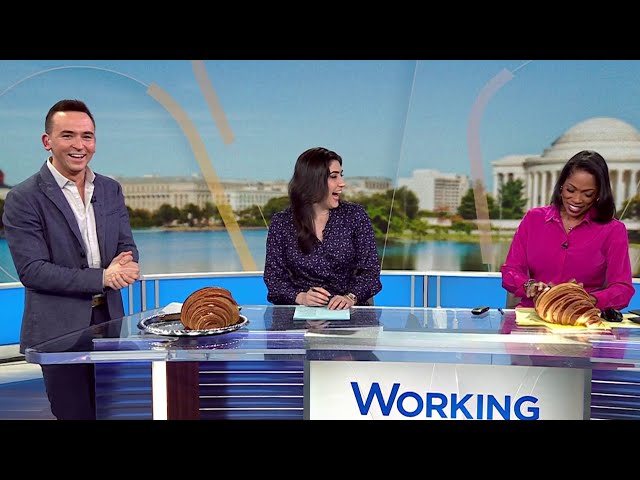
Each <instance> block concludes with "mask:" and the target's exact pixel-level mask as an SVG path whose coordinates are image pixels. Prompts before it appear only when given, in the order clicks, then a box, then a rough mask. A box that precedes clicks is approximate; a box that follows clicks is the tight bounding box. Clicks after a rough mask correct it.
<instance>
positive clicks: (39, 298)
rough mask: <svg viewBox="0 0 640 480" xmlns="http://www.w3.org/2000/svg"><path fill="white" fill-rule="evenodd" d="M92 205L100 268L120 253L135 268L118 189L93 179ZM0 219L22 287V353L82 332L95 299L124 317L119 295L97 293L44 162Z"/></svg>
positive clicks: (97, 283)
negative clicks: (101, 299) (101, 296)
mask: <svg viewBox="0 0 640 480" xmlns="http://www.w3.org/2000/svg"><path fill="white" fill-rule="evenodd" d="M92 202H93V209H94V212H95V217H96V230H97V233H98V243H99V246H100V258H101V260H102V267H103V268H106V267H108V266H109V264H110V263H111V261H112V260H113V258H114V257H116V256H117V255H118V254H119V253H120V252H123V251H127V250H131V251H132V252H133V258H134V260H135V261H138V258H139V257H138V249H137V248H136V245H135V242H134V240H133V234H132V233H131V227H130V225H129V214H128V212H127V208H126V206H125V203H124V195H123V194H122V187H121V186H120V184H119V183H118V182H117V181H115V180H113V179H111V178H109V177H105V176H103V175H99V174H96V178H95V180H94V192H93V199H92ZM2 220H3V222H4V228H5V236H6V239H7V243H8V245H9V249H10V251H11V256H12V258H13V263H14V264H15V267H16V270H17V271H18V275H19V278H20V282H22V284H23V285H24V287H25V300H24V313H23V316H22V328H21V332H20V351H21V352H23V353H24V351H25V349H26V348H27V347H30V346H33V345H36V344H38V343H41V342H44V341H47V340H50V339H52V338H56V337H58V336H60V335H63V334H65V333H68V332H72V331H74V330H80V329H83V328H86V327H88V326H89V324H90V322H91V297H92V296H93V295H95V294H99V293H104V294H105V295H106V299H107V305H108V308H109V316H110V317H111V318H112V319H115V318H121V317H122V316H124V308H123V304H122V295H121V293H120V290H113V289H111V288H107V289H106V290H105V289H103V286H102V272H103V269H101V268H89V266H88V262H87V253H86V251H85V247H84V243H83V241H82V236H81V234H80V229H79V228H78V223H77V221H76V219H75V217H74V215H73V211H72V210H71V207H70V206H69V204H68V203H67V199H66V198H65V196H64V194H63V193H62V191H61V190H60V187H59V186H58V184H57V183H56V182H55V180H54V178H53V175H51V172H50V171H49V169H48V168H47V165H46V163H45V164H44V165H43V166H42V168H41V169H40V171H39V172H38V173H36V174H34V175H32V176H31V177H29V178H28V179H26V180H25V181H24V182H22V183H20V184H19V185H16V186H15V187H13V188H12V189H11V190H10V191H9V192H8V194H7V196H6V199H5V204H4V214H3V216H2Z"/></svg>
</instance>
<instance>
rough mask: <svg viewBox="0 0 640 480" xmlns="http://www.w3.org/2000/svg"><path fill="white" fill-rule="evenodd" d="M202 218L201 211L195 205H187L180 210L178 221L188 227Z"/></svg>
mask: <svg viewBox="0 0 640 480" xmlns="http://www.w3.org/2000/svg"><path fill="white" fill-rule="evenodd" d="M201 217H202V210H200V207H198V206H197V205H196V204H195V203H187V204H186V205H185V206H184V207H183V208H182V210H180V220H181V221H182V222H183V223H188V224H189V226H190V227H193V226H194V225H195V224H197V223H199V220H200V218H201Z"/></svg>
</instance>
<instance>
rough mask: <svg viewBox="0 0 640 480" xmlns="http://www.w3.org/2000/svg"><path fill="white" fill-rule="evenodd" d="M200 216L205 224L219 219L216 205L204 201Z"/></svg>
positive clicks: (216, 221)
mask: <svg viewBox="0 0 640 480" xmlns="http://www.w3.org/2000/svg"><path fill="white" fill-rule="evenodd" d="M201 214H202V218H203V219H204V221H205V223H206V224H207V225H209V224H212V223H218V221H219V220H220V214H219V213H218V207H216V206H215V205H214V204H213V203H211V202H205V204H204V207H202V211H201Z"/></svg>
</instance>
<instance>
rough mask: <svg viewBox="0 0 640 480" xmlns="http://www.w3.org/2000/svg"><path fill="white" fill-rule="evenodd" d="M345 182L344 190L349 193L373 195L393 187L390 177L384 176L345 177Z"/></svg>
mask: <svg viewBox="0 0 640 480" xmlns="http://www.w3.org/2000/svg"><path fill="white" fill-rule="evenodd" d="M345 182H346V184H347V188H346V189H345V191H346V192H347V193H348V194H349V195H352V194H359V193H361V194H364V195H373V194H374V193H381V192H386V191H387V190H389V189H390V188H393V183H392V182H391V179H390V178H386V177H345Z"/></svg>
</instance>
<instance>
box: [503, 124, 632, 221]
mask: <svg viewBox="0 0 640 480" xmlns="http://www.w3.org/2000/svg"><path fill="white" fill-rule="evenodd" d="M581 150H595V151H596V152H598V153H599V154H601V155H602V156H603V157H604V159H605V160H606V161H607V165H608V166H609V176H610V179H611V188H612V189H613V196H614V198H615V201H616V210H618V211H620V209H621V208H622V207H623V205H624V204H625V202H626V200H628V199H629V197H633V196H634V195H636V194H637V193H638V183H640V132H638V130H637V129H636V128H635V127H633V126H631V125H629V124H628V123H626V122H623V121H622V120H618V119H616V118H607V117H596V118H590V119H588V120H585V121H583V122H580V123H578V124H576V125H574V126H573V127H571V128H570V129H569V130H567V131H566V132H565V133H564V134H563V135H561V136H560V137H559V138H558V139H557V140H555V141H554V142H553V143H552V144H551V146H550V147H549V148H546V149H545V150H544V151H543V152H542V155H535V154H534V155H508V156H506V157H503V158H501V159H499V160H496V161H494V162H492V163H491V165H492V166H493V185H494V187H493V196H494V198H496V199H497V198H498V191H499V188H500V187H501V186H502V185H504V184H505V183H506V182H508V181H509V180H517V179H520V180H522V182H523V184H524V186H525V191H526V197H527V205H526V208H527V209H528V208H533V207H539V206H542V205H548V204H549V202H550V201H551V194H552V193H553V187H554V185H555V182H556V180H557V179H558V177H559V176H560V171H561V170H562V167H564V164H565V163H566V162H567V160H569V159H570V158H571V157H572V156H573V155H575V154H576V153H578V152H579V151H581Z"/></svg>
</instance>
